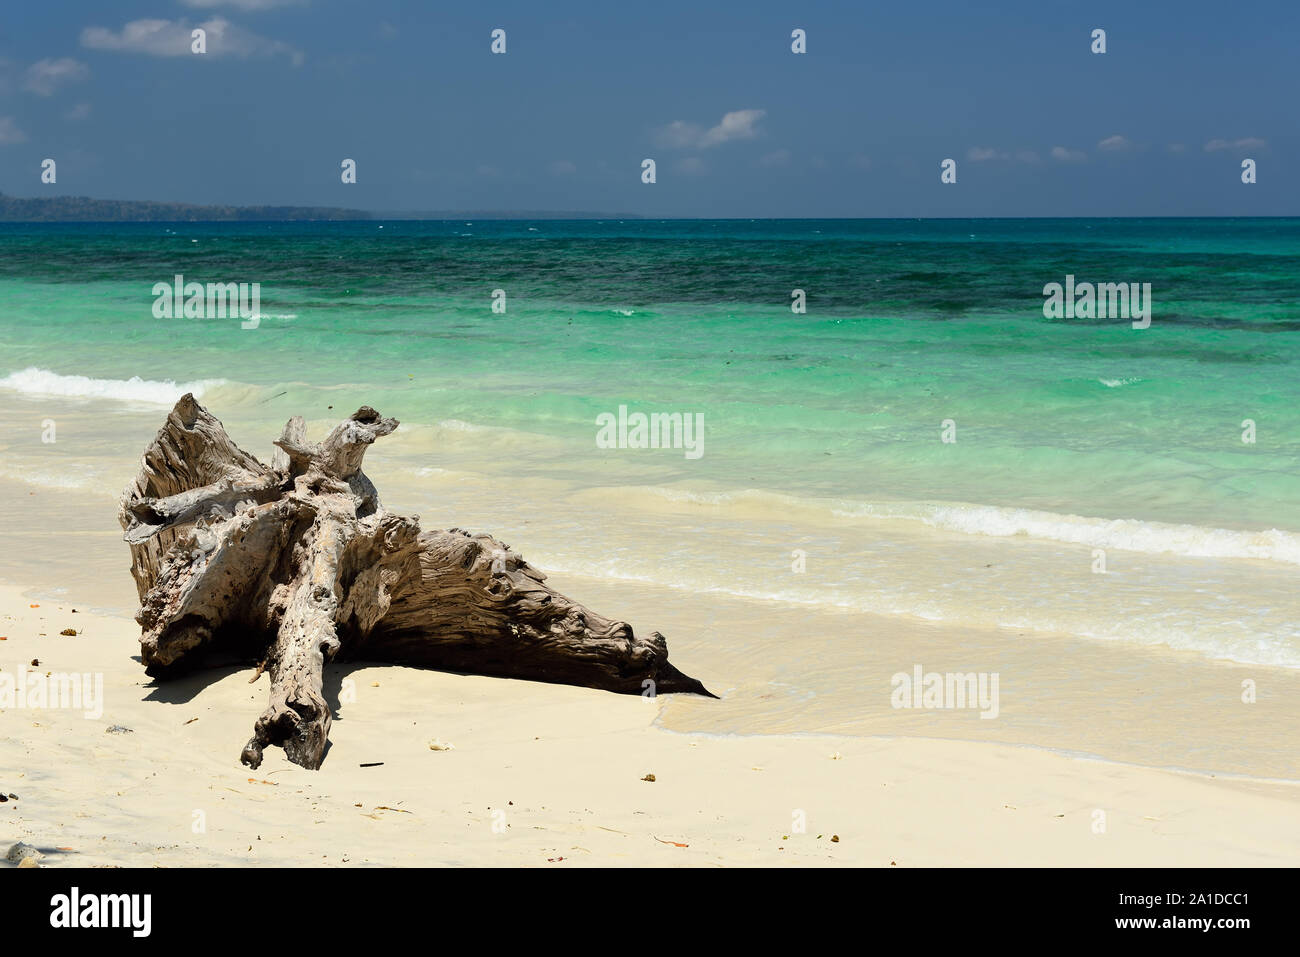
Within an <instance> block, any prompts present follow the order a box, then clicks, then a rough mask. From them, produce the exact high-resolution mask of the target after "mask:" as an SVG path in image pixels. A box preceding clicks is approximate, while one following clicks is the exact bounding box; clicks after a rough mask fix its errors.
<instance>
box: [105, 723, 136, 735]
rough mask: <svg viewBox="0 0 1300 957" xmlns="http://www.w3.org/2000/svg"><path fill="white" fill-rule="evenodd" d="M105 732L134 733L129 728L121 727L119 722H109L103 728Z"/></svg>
mask: <svg viewBox="0 0 1300 957" xmlns="http://www.w3.org/2000/svg"><path fill="white" fill-rule="evenodd" d="M104 733H105V734H134V733H135V732H134V731H132V730H131V729H130V728H126V727H123V726H122V725H120V724H110V725H109V726H108V727H107V728H105V729H104Z"/></svg>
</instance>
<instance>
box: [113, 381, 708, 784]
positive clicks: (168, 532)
mask: <svg viewBox="0 0 1300 957" xmlns="http://www.w3.org/2000/svg"><path fill="white" fill-rule="evenodd" d="M397 425H398V423H397V421H396V420H395V419H386V418H384V417H382V416H380V415H379V413H378V412H376V411H375V410H374V409H371V408H369V407H363V408H361V409H359V410H357V412H356V413H354V414H353V415H352V416H350V417H349V418H348V419H346V420H344V421H343V422H341V423H340V424H339V425H338V426H336V427H335V428H334V429H333V430H332V431H331V432H330V433H329V435H327V436H326V437H325V439H324V440H323V441H322V442H320V443H313V442H310V441H308V440H307V438H306V429H305V426H304V423H303V420H302V419H301V418H300V417H298V416H295V417H294V418H292V419H290V420H289V422H288V423H287V424H286V425H285V428H284V431H283V433H282V434H281V436H280V438H279V439H277V440H276V442H275V445H276V446H277V451H276V453H275V456H274V458H273V459H272V464H271V465H270V466H266V465H263V464H262V463H261V462H259V461H258V460H257V459H255V458H253V457H252V456H250V455H248V454H247V453H245V452H244V451H242V450H241V449H240V448H239V447H238V446H237V445H235V443H234V442H233V441H231V439H230V437H229V436H228V435H227V434H226V431H225V429H224V428H223V427H222V425H221V423H220V422H219V421H217V419H216V418H214V417H213V416H212V415H211V414H210V413H209V412H208V411H207V410H206V409H204V408H203V407H202V406H201V405H199V404H198V402H197V401H195V399H194V397H193V396H191V395H186V396H184V397H183V398H182V399H181V400H180V401H179V402H178V403H177V404H176V407H175V408H174V409H173V410H172V412H171V414H170V415H168V417H167V421H166V423H165V424H164V426H163V428H162V429H161V430H160V431H159V433H158V435H157V437H156V438H155V439H154V441H153V442H152V443H151V444H150V446H149V448H148V449H146V450H145V454H144V457H143V460H142V462H141V471H140V474H139V476H137V478H136V479H135V481H134V482H132V483H131V485H129V486H128V487H127V489H126V491H125V492H124V493H123V496H122V503H121V509H120V513H119V518H120V520H121V523H122V528H123V537H124V538H125V540H126V542H127V544H128V545H129V546H130V548H131V559H132V561H131V571H132V575H133V576H134V577H135V581H136V588H137V590H138V592H139V595H140V611H139V613H138V614H137V615H136V620H137V621H138V622H139V623H140V627H141V636H140V647H141V659H142V661H143V663H144V665H145V669H146V672H147V673H148V674H150V675H151V676H154V677H155V678H159V679H164V678H167V677H169V676H172V675H175V674H177V673H180V672H182V671H184V670H187V669H189V668H191V667H195V666H198V665H200V664H201V663H202V655H203V653H204V652H206V651H210V650H218V649H220V650H225V651H235V652H237V653H240V654H244V655H248V656H251V658H252V660H259V661H264V662H265V667H266V670H267V671H268V672H269V673H270V679H271V693H270V702H269V704H268V706H267V708H266V710H265V711H264V712H263V713H262V715H261V716H260V717H259V718H258V719H257V721H256V723H255V725H254V731H253V737H252V738H251V739H250V740H249V742H248V744H247V745H246V746H245V747H244V750H243V753H242V755H241V760H242V761H243V762H244V763H245V764H248V765H250V766H252V767H257V766H258V765H259V764H260V763H261V761H262V756H263V751H264V750H265V748H266V747H268V746H270V745H279V746H281V747H283V748H284V749H285V753H286V755H287V756H288V757H289V759H290V760H291V761H293V762H294V763H295V764H300V765H302V766H303V767H308V768H318V767H320V764H321V761H322V760H323V758H324V753H325V749H326V746H327V743H328V739H329V727H330V721H331V713H330V707H329V704H328V702H327V701H326V700H325V697H324V692H323V688H322V684H323V673H324V666H325V664H326V663H327V662H328V661H330V660H332V659H334V658H344V657H346V658H352V659H365V660H370V661H385V662H395V663H404V664H410V665H416V666H420V667H428V668H440V669H447V670H454V671H462V672H469V673H476V674H486V675H500V676H510V677H518V678H532V679H537V680H541V681H551V682H559V683H564V684H576V685H583V686H586V687H591V688H602V689H605V690H609V691H616V692H623V693H630V694H642V693H651V694H670V693H676V692H686V693H695V694H703V695H708V694H709V692H708V691H706V690H705V688H704V686H703V685H702V684H700V682H699V681H697V680H695V679H694V678H691V677H688V676H687V675H684V674H682V673H681V672H680V671H678V670H677V669H676V668H675V667H674V666H673V665H671V664H670V663H669V661H668V649H667V644H666V642H665V641H664V638H663V636H662V635H660V634H659V633H658V632H652V633H651V634H650V635H649V637H643V636H638V635H636V634H635V633H634V632H633V630H632V628H631V626H630V625H628V624H627V623H626V622H622V621H615V620H613V619H609V618H605V617H603V616H601V615H598V614H596V613H595V612H592V611H590V610H589V609H587V608H584V607H583V606H582V605H580V604H578V603H576V602H574V601H572V600H570V599H568V598H566V597H565V596H563V595H561V594H559V593H558V592H556V591H555V590H554V589H552V588H551V587H550V586H549V585H548V584H546V576H545V575H543V574H542V573H541V572H540V571H538V570H537V569H535V568H533V567H532V566H531V565H529V564H528V563H527V562H526V561H524V560H523V558H521V557H520V556H519V555H518V554H516V553H514V552H512V551H511V550H510V548H509V547H508V546H507V545H505V544H503V543H501V542H499V541H497V540H496V539H494V538H492V537H491V536H490V535H483V534H474V535H471V534H470V533H468V532H465V531H462V530H460V529H457V528H452V529H449V530H446V531H428V532H421V530H420V526H419V522H418V521H417V520H416V519H415V518H405V517H403V516H400V515H394V514H392V513H390V512H387V511H385V510H384V508H383V506H382V505H381V504H380V501H379V495H378V492H377V491H376V489H375V486H374V484H373V483H372V482H371V481H370V479H369V478H368V477H367V476H366V474H365V473H364V472H363V471H362V470H361V464H362V459H363V458H364V456H365V450H366V449H367V448H368V447H369V446H370V445H371V444H372V443H373V442H374V441H375V440H376V439H379V438H381V437H383V436H385V435H388V434H389V433H391V432H392V431H393V430H394V429H396V428H397Z"/></svg>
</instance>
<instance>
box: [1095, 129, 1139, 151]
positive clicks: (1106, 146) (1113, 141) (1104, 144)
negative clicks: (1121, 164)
mask: <svg viewBox="0 0 1300 957" xmlns="http://www.w3.org/2000/svg"><path fill="white" fill-rule="evenodd" d="M1132 145H1133V144H1131V143H1130V142H1129V141H1128V140H1127V139H1125V138H1124V137H1122V136H1120V135H1119V134H1116V135H1114V136H1108V137H1106V138H1105V139H1104V140H1102V141H1101V142H1100V143H1098V144H1097V149H1099V150H1105V151H1106V152H1108V153H1116V152H1119V151H1120V150H1126V149H1128V148H1129V147H1130V146H1132Z"/></svg>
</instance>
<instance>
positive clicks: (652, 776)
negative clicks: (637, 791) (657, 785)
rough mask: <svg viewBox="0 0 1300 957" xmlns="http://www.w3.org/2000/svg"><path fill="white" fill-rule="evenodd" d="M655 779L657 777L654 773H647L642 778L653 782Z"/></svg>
mask: <svg viewBox="0 0 1300 957" xmlns="http://www.w3.org/2000/svg"><path fill="white" fill-rule="evenodd" d="M654 779H655V776H654V775H653V774H647V775H646V776H645V777H643V778H642V779H641V780H642V781H650V782H651V783H653V782H654Z"/></svg>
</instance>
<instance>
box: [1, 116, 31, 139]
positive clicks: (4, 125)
mask: <svg viewBox="0 0 1300 957" xmlns="http://www.w3.org/2000/svg"><path fill="white" fill-rule="evenodd" d="M26 142H27V134H26V133H24V132H23V131H22V130H20V129H19V128H18V126H17V124H15V123H14V118H13V117H12V116H0V146H8V145H9V144H10V143H26Z"/></svg>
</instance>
